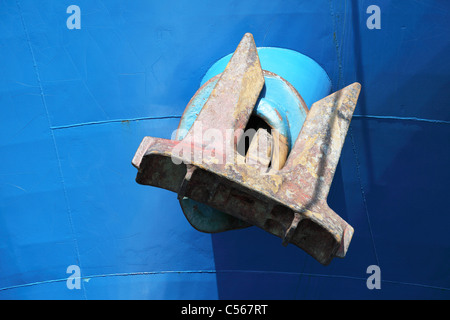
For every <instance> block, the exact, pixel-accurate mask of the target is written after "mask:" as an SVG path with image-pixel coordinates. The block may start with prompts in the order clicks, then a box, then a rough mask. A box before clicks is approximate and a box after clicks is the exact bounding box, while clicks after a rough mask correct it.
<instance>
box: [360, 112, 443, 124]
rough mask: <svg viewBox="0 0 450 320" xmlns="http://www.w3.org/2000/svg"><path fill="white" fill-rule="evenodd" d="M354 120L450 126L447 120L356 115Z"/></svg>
mask: <svg viewBox="0 0 450 320" xmlns="http://www.w3.org/2000/svg"><path fill="white" fill-rule="evenodd" d="M353 118H356V119H358V118H360V119H361V118H362V119H365V118H367V119H379V120H400V121H420V122H431V123H440V124H450V121H447V120H437V119H425V118H416V117H397V116H376V115H364V114H354V115H353Z"/></svg>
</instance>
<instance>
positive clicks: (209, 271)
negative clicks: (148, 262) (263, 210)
mask: <svg viewBox="0 0 450 320" xmlns="http://www.w3.org/2000/svg"><path fill="white" fill-rule="evenodd" d="M221 273H223V274H225V273H249V274H250V273H255V274H280V275H303V276H309V277H321V278H338V279H352V280H359V281H367V279H366V278H362V277H354V276H346V275H332V274H319V273H304V272H286V271H263V270H180V271H177V270H167V271H164V270H163V271H144V272H128V273H111V274H98V275H90V276H82V277H78V278H77V277H71V278H70V280H71V281H73V279H80V280H88V281H89V280H90V279H95V278H109V277H124V276H147V275H159V274H221ZM66 281H67V278H63V279H54V280H45V281H39V282H33V283H25V284H20V285H14V286H9V287H4V288H0V291H5V290H10V289H16V288H22V287H28V286H34V285H40V284H47V283H56V282H66ZM381 282H385V283H392V284H401V285H410V286H418V287H424V288H430V289H438V290H445V291H450V288H446V287H439V286H431V285H426V284H420V283H411V282H403V281H393V280H384V279H381Z"/></svg>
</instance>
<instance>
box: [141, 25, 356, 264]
mask: <svg viewBox="0 0 450 320" xmlns="http://www.w3.org/2000/svg"><path fill="white" fill-rule="evenodd" d="M266 73H267V72H266V71H265V70H262V69H261V65H260V61H259V57H258V52H257V48H256V45H255V42H254V40H253V36H252V35H251V34H249V33H247V34H245V35H244V37H243V38H242V40H241V42H240V43H239V45H238V47H237V49H236V51H235V52H234V54H233V56H232V58H231V60H230V61H229V63H228V65H227V67H226V68H225V71H224V72H223V73H222V74H220V75H219V76H218V79H216V81H217V82H216V84H215V85H214V87H213V89H212V92H211V94H210V95H209V96H208V98H207V101H206V102H205V104H204V105H203V107H202V109H201V111H200V113H199V114H198V117H197V118H196V120H195V122H194V125H193V126H192V127H191V128H190V129H189V131H188V132H187V133H186V134H185V135H184V137H183V138H182V139H180V140H167V139H161V138H154V137H145V138H144V139H143V140H142V142H141V144H140V146H139V148H138V150H137V152H136V154H135V156H134V158H133V160H132V164H133V165H134V166H135V167H136V168H137V169H138V173H137V177H136V181H137V182H138V183H139V184H143V185H151V186H156V187H160V188H164V189H168V190H171V191H173V192H176V193H178V199H180V201H181V200H182V199H186V198H189V199H192V200H195V201H197V202H199V203H202V204H205V205H207V206H210V207H211V208H214V209H217V210H220V211H221V212H223V213H224V215H225V216H228V217H229V220H228V221H229V224H228V227H227V228H224V229H221V230H216V231H223V230H229V229H234V228H242V227H246V226H249V225H254V226H257V227H260V228H262V229H264V230H266V231H268V232H269V233H271V234H273V235H276V236H278V237H280V238H281V239H282V240H283V244H284V245H287V244H288V243H292V244H294V245H296V246H298V247H300V248H301V249H303V250H304V251H306V252H307V253H308V254H310V255H311V256H312V257H313V258H315V259H316V260H317V261H319V262H320V263H322V264H324V265H327V264H329V263H330V262H331V260H332V259H333V258H334V257H341V258H342V257H344V256H345V255H346V252H347V250H348V246H349V244H350V241H351V239H352V236H353V228H352V227H351V226H350V225H349V224H348V223H347V222H346V221H344V220H343V219H342V218H341V217H340V216H339V215H338V214H336V213H335V212H334V211H333V210H332V209H330V208H329V206H328V204H327V196H328V192H329V189H330V185H331V183H332V180H333V176H334V173H335V170H336V166H337V164H338V161H339V157H340V153H341V149H342V146H343V144H344V140H345V137H346V134H347V130H348V127H349V124H350V121H351V118H352V115H353V111H354V109H355V106H356V103H357V99H358V95H359V92H360V88H361V86H360V84H359V83H353V84H351V85H349V86H347V87H345V88H343V89H341V90H339V91H337V92H335V93H333V94H331V95H329V96H327V97H325V98H323V99H321V100H319V101H317V102H315V103H314V104H313V105H312V106H311V108H310V110H309V112H308V113H307V116H306V120H305V122H304V124H303V126H302V128H301V131H300V134H299V135H298V137H297V139H296V140H295V143H294V144H293V146H292V148H291V151H290V152H289V153H288V152H287V149H286V147H285V146H286V139H285V136H284V135H283V134H282V133H280V131H279V130H277V128H272V130H271V132H270V133H269V132H268V131H267V130H262V129H258V130H257V131H256V134H255V138H254V139H253V140H252V141H251V142H250V146H249V147H248V150H247V153H246V154H245V155H242V153H240V152H237V146H238V144H239V141H241V139H242V137H243V135H244V129H245V127H246V125H247V123H248V122H249V118H250V117H251V115H252V111H253V109H254V107H255V104H256V103H257V101H258V98H259V96H260V92H261V90H262V89H263V86H264V76H265V75H266ZM206 85H207V84H205V85H204V86H206ZM201 90H202V88H201V89H199V91H201ZM199 91H198V92H199ZM297 94H298V93H297ZM212 132H213V133H214V134H212ZM218 137H219V138H218ZM220 137H221V139H220ZM185 215H186V217H187V218H188V220H189V222H190V223H191V224H192V225H193V226H194V227H196V228H197V229H199V230H201V231H206V232H216V231H212V230H209V229H208V228H207V227H200V226H201V221H198V219H200V218H198V217H197V218H195V217H193V216H192V215H188V214H186V212H185ZM195 219H197V220H195ZM200 220H201V219H200Z"/></svg>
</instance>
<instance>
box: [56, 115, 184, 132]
mask: <svg viewBox="0 0 450 320" xmlns="http://www.w3.org/2000/svg"><path fill="white" fill-rule="evenodd" d="M180 118H181V116H179V115H169V116H152V117H141V118H131V119H112V120H99V121H91V122H82V123H74V124H67V125H61V126H53V127H50V129H52V130H59V129H68V128H75V127H82V126H90V125H98V124H106V123H115V122H132V121H141V120H162V119H180Z"/></svg>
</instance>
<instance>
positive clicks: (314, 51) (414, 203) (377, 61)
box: [0, 0, 450, 299]
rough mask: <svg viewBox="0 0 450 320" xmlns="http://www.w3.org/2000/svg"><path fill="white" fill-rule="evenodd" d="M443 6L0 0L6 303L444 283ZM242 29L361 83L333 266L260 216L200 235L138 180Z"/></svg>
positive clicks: (447, 242) (355, 290)
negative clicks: (345, 245) (341, 249)
mask: <svg viewBox="0 0 450 320" xmlns="http://www.w3.org/2000/svg"><path fill="white" fill-rule="evenodd" d="M372 4H376V5H377V6H378V7H379V9H380V16H379V18H380V21H379V22H380V25H379V26H378V27H379V29H377V28H372V29H371V28H369V27H370V23H371V22H373V17H372V14H373V12H372V11H370V10H369V13H367V8H368V7H369V6H370V5H372ZM70 5H77V6H78V7H79V8H80V21H79V27H80V28H79V29H77V28H72V29H71V28H69V22H70V19H71V15H72V11H69V13H68V12H67V8H68V7H69V6H70ZM371 17H372V18H371ZM371 19H372V20H371ZM68 20H69V21H68ZM449 21H450V5H449V4H445V3H444V2H443V1H431V0H430V1H421V2H411V1H387V0H380V1H376V3H372V2H371V1H338V0H330V1H328V0H327V1H325V0H323V1H322V0H321V1H286V2H285V1H272V0H270V1H269V0H267V1H266V0H263V1H261V0H259V1H253V0H252V1H220V2H219V1H218V2H214V3H213V2H211V1H197V0H194V1H118V0H114V1H93V0H90V1H86V0H78V1H50V0H45V1H32V0H16V1H12V0H11V1H9V0H8V1H2V2H1V3H0V51H1V59H0V106H1V111H2V113H1V117H0V132H1V135H0V136H1V137H2V139H1V142H0V150H1V157H0V299H449V298H450V270H449V269H450V268H449V266H450V236H449V227H450V214H449V213H450V210H449V206H448V202H447V200H448V195H449V191H448V183H449V181H450V170H449V163H450V148H449V147H448V143H449V141H450V104H449V101H450V90H449V87H450V60H449V59H448V57H449V55H450V34H449V33H448V24H449ZM72 22H73V21H72ZM246 32H250V33H252V34H253V36H254V39H255V42H256V44H257V46H259V47H264V46H270V47H281V48H288V49H292V50H295V51H298V52H300V53H302V54H305V55H307V56H309V57H311V58H313V59H314V60H315V61H317V62H318V63H319V64H320V65H321V66H322V67H323V68H324V70H325V71H326V72H327V73H328V75H329V77H330V79H331V82H332V91H333V92H334V91H336V90H338V89H340V88H343V87H344V86H346V85H348V84H351V83H353V82H355V81H357V82H360V83H361V85H362V91H361V95H360V99H359V101H358V105H357V107H356V110H355V115H354V117H353V119H352V122H351V126H350V129H349V132H348V135H347V138H346V142H345V144H344V148H343V150H342V154H341V159H340V164H339V166H338V169H337V172H336V175H335V178H334V180H333V184H332V187H331V192H330V195H329V198H328V201H329V204H330V207H331V208H333V209H334V210H335V211H336V212H338V213H339V214H340V215H341V216H342V218H343V219H345V220H346V221H348V222H349V224H351V225H352V226H353V227H354V229H355V233H354V236H353V240H352V243H351V244H350V247H349V251H348V253H347V256H346V257H345V258H344V259H335V260H333V262H332V263H331V264H330V265H328V266H322V265H320V264H319V263H318V262H317V261H315V260H314V259H313V258H311V257H310V256H309V255H307V254H306V253H305V252H303V251H302V250H300V249H298V248H297V247H294V246H292V245H289V246H287V247H283V246H281V240H280V239H279V238H277V237H275V236H273V235H270V234H269V233H267V232H265V231H263V230H261V229H258V228H256V227H251V228H247V229H242V230H234V231H227V232H224V233H218V234H206V233H201V232H198V231H197V230H195V229H194V228H192V227H191V225H190V224H189V222H188V221H187V220H186V219H185V217H184V215H183V213H182V211H181V208H180V205H179V203H178V201H177V199H176V195H175V194H173V193H171V192H169V191H167V190H162V189H157V188H152V187H146V186H142V185H138V184H137V183H136V182H135V180H134V179H135V176H136V170H135V168H133V167H132V165H131V159H132V157H133V155H134V153H135V151H136V150H137V148H138V146H139V143H140V141H141V140H142V138H143V137H144V136H155V137H161V138H170V137H171V135H172V132H173V130H175V129H176V128H177V126H178V123H179V121H180V118H181V115H182V113H183V110H184V108H185V107H186V105H187V103H188V102H189V99H190V98H191V97H192V96H193V95H194V93H195V92H196V90H197V89H198V87H199V85H200V81H201V79H202V78H203V76H204V75H205V73H206V71H207V70H208V68H210V67H211V65H213V63H214V62H216V61H217V60H218V59H220V58H221V57H223V56H225V55H226V54H228V53H230V52H233V51H234V50H235V48H236V46H237V44H238V43H239V40H240V39H241V37H242V36H243V35H244V34H245V33H246ZM371 265H376V266H379V268H380V271H381V288H380V289H376V288H375V289H369V288H368V286H367V280H368V278H369V277H370V276H371V274H370V273H368V272H367V270H368V267H369V266H371ZM69 266H77V267H79V271H80V274H79V275H80V277H81V279H80V281H79V285H80V286H79V288H77V287H75V288H71V289H70V288H69V287H70V283H77V280H78V279H76V278H72V279H69V281H68V278H69V277H71V276H73V275H75V274H74V273H72V272H68V267H69Z"/></svg>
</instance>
